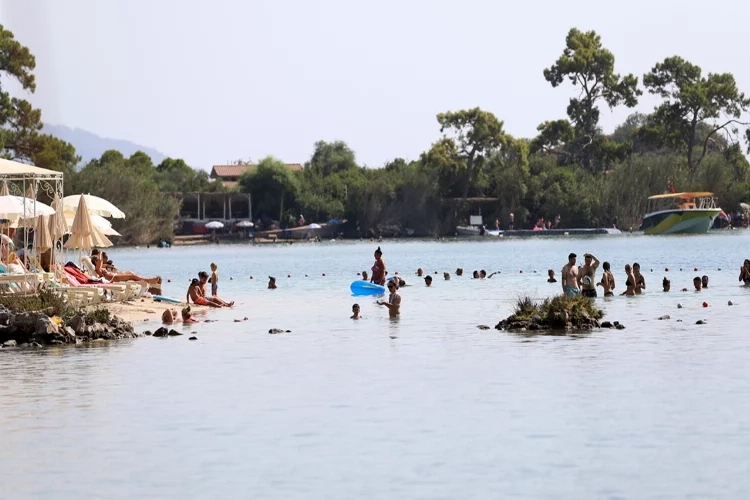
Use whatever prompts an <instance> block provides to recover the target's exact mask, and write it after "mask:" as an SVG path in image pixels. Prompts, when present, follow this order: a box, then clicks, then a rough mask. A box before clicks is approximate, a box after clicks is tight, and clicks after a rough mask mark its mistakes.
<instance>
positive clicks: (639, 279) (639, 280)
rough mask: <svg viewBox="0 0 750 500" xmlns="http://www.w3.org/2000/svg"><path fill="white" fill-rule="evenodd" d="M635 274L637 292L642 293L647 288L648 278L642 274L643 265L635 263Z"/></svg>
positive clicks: (637, 293)
mask: <svg viewBox="0 0 750 500" xmlns="http://www.w3.org/2000/svg"><path fill="white" fill-rule="evenodd" d="M633 276H635V294H636V295H640V294H642V293H643V290H645V289H646V279H645V278H644V277H643V275H642V274H641V265H640V264H639V263H637V262H636V263H635V264H633Z"/></svg>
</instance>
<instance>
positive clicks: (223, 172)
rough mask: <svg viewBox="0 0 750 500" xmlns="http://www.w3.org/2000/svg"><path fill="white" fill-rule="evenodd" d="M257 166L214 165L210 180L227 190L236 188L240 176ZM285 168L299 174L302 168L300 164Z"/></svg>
mask: <svg viewBox="0 0 750 500" xmlns="http://www.w3.org/2000/svg"><path fill="white" fill-rule="evenodd" d="M256 166H257V165H252V164H248V163H240V164H237V165H214V166H213V168H212V169H211V175H210V177H211V178H212V179H218V180H220V181H221V182H223V183H224V185H225V186H226V187H228V188H233V187H235V186H237V183H238V182H239V180H240V177H241V176H242V174H244V173H245V172H247V171H248V170H252V169H254V168H255V167H256ZM286 167H287V168H288V169H289V170H291V171H292V172H301V171H302V169H303V168H304V167H303V166H302V165H301V164H300V163H287V164H286Z"/></svg>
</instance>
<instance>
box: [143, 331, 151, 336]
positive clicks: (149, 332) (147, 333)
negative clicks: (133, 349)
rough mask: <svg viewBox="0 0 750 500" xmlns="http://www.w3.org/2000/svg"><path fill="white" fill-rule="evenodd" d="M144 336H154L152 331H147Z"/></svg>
mask: <svg viewBox="0 0 750 500" xmlns="http://www.w3.org/2000/svg"><path fill="white" fill-rule="evenodd" d="M143 335H146V336H147V337H150V336H151V335H152V333H151V330H146V331H145V332H143Z"/></svg>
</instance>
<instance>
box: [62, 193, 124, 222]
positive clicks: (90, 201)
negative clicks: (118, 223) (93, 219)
mask: <svg viewBox="0 0 750 500" xmlns="http://www.w3.org/2000/svg"><path fill="white" fill-rule="evenodd" d="M81 200H86V207H88V208H87V209H88V211H89V213H90V214H91V215H101V216H102V217H112V218H113V219H124V218H125V214H124V213H123V211H122V210H120V209H119V208H117V207H116V206H114V205H113V204H112V203H110V202H109V201H107V200H105V199H104V198H99V197H98V196H91V195H90V194H81V195H72V196H66V197H65V198H63V200H62V201H63V205H64V206H65V207H66V208H67V207H70V208H72V209H73V210H76V209H77V208H78V205H79V204H80V202H81Z"/></svg>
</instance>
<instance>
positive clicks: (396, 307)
mask: <svg viewBox="0 0 750 500" xmlns="http://www.w3.org/2000/svg"><path fill="white" fill-rule="evenodd" d="M388 291H389V292H390V294H389V295H388V302H386V301H384V300H379V301H378V304H379V305H381V306H385V307H387V308H388V315H389V316H390V317H391V318H397V317H398V316H399V315H400V314H401V295H399V293H398V288H397V287H396V284H395V283H394V282H393V281H389V282H388Z"/></svg>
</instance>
